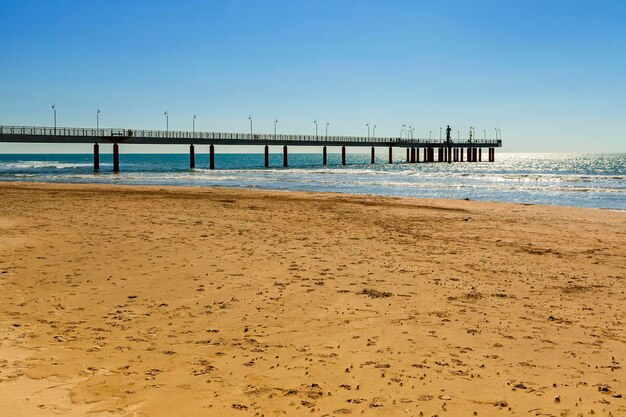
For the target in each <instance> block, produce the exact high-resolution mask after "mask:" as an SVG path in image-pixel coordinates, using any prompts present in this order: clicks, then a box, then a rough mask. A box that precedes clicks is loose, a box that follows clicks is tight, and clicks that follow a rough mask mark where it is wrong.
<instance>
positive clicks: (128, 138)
mask: <svg viewBox="0 0 626 417" xmlns="http://www.w3.org/2000/svg"><path fill="white" fill-rule="evenodd" d="M0 142H13V143H93V144H94V169H95V170H98V169H99V168H100V163H99V160H100V159H99V152H100V151H99V144H102V143H110V144H113V159H114V163H113V166H114V168H113V169H114V171H118V170H119V145H121V144H129V145H190V148H189V158H190V168H195V149H194V145H208V146H209V151H210V155H211V157H210V161H211V162H210V168H211V169H214V167H215V162H214V154H215V150H214V145H248V146H249V145H261V146H265V166H266V167H267V166H268V164H269V163H268V154H269V146H277V145H279V146H283V166H287V146H323V147H324V149H323V164H324V165H326V160H327V158H326V153H327V151H326V148H327V147H328V146H340V147H341V152H342V164H343V165H345V164H346V157H345V154H346V146H359V147H363V146H367V147H371V155H372V163H374V162H375V154H374V152H375V150H374V149H375V148H376V147H385V148H388V149H389V163H392V162H393V148H394V147H395V148H406V154H407V155H406V158H407V162H420V149H424V151H423V159H422V162H464V151H465V150H467V158H465V161H467V162H479V161H482V148H488V150H489V157H488V160H489V162H493V161H494V160H495V148H499V147H502V140H500V139H482V140H476V139H473V140H471V141H470V140H469V139H457V140H450V141H446V140H432V139H421V138H415V139H413V138H399V137H367V136H327V135H283V134H279V135H273V134H265V133H224V132H189V131H165V130H136V129H93V128H74V127H38V126H2V125H0ZM435 151H437V152H438V155H437V158H435Z"/></svg>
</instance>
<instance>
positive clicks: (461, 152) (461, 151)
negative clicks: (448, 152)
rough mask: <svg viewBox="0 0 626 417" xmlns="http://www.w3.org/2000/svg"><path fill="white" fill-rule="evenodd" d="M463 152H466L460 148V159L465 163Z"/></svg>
mask: <svg viewBox="0 0 626 417" xmlns="http://www.w3.org/2000/svg"><path fill="white" fill-rule="evenodd" d="M463 151H464V149H463V148H459V153H460V154H461V155H460V156H461V157H460V158H459V161H461V162H463Z"/></svg>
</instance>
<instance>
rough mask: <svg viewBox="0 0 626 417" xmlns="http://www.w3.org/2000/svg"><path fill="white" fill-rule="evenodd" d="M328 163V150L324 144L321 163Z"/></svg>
mask: <svg viewBox="0 0 626 417" xmlns="http://www.w3.org/2000/svg"><path fill="white" fill-rule="evenodd" d="M327 163H328V151H327V150H326V146H324V149H322V165H326V164H327Z"/></svg>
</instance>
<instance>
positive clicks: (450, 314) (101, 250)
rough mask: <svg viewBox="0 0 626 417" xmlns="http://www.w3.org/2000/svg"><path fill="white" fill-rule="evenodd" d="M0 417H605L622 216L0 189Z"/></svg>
mask: <svg viewBox="0 0 626 417" xmlns="http://www.w3.org/2000/svg"><path fill="white" fill-rule="evenodd" d="M0 290H1V293H2V297H0V312H1V314H0V416H2V417H4V416H7V417H8V416H12V417H19V416H28V417H38V416H56V415H64V416H83V415H89V416H94V417H100V416H164V417H165V416H231V415H232V416H265V417H270V416H300V415H306V416H341V415H365V416H433V415H437V416H446V415H448V416H472V415H477V416H509V415H515V416H526V415H545V416H580V415H582V416H588V415H595V416H609V415H612V416H616V417H617V416H626V371H625V370H624V367H625V366H626V293H625V291H626V213H625V212H616V211H609V210H597V209H577V208H567V207H549V206H533V205H519V204H504V203H484V202H475V201H457V200H421V199H406V198H386V197H374V196H350V195H339V194H313V193H298V192H269V191H251V190H229V189H200V188H185V187H180V188H175V187H171V188H167V187H131V186H110V185H76V184H75V185H62V184H26V183H22V184H14V183H0Z"/></svg>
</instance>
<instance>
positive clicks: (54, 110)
mask: <svg viewBox="0 0 626 417" xmlns="http://www.w3.org/2000/svg"><path fill="white" fill-rule="evenodd" d="M52 112H53V113H54V134H55V135H56V134H57V106H56V104H54V103H52Z"/></svg>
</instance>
